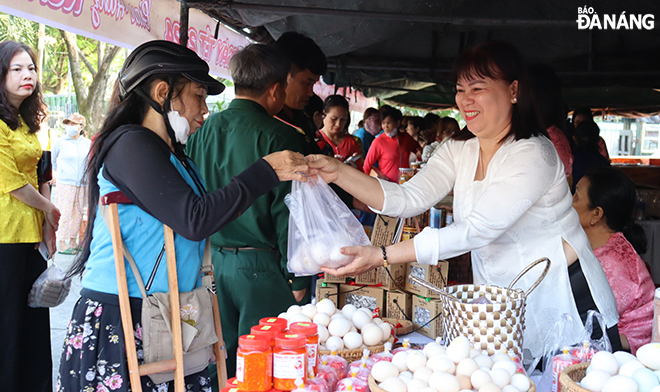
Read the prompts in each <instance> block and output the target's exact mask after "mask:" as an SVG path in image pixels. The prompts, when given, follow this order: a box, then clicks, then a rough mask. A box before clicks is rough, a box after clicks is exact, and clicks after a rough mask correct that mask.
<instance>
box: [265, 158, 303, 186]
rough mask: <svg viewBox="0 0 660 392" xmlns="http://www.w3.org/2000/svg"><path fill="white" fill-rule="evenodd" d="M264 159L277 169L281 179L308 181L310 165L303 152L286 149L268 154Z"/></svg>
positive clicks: (278, 176)
mask: <svg viewBox="0 0 660 392" xmlns="http://www.w3.org/2000/svg"><path fill="white" fill-rule="evenodd" d="M263 159H264V161H266V162H268V164H269V165H270V166H271V167H272V168H273V170H275V174H277V178H278V179H279V180H280V181H290V180H298V181H301V182H305V181H307V176H306V175H305V174H307V173H308V172H309V166H308V165H307V161H305V157H304V156H303V155H302V154H300V153H298V152H293V151H289V150H284V151H278V152H274V153H272V154H269V155H266V156H265V157H264V158H263Z"/></svg>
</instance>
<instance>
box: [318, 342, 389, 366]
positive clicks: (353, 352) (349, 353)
mask: <svg viewBox="0 0 660 392" xmlns="http://www.w3.org/2000/svg"><path fill="white" fill-rule="evenodd" d="M387 342H390V343H392V344H394V336H390V338H389V339H387V340H386V341H385V342H383V343H381V344H378V345H375V346H368V347H366V348H368V349H369V351H370V352H371V354H372V355H373V354H376V353H382V352H383V351H385V343H387ZM364 349H365V347H359V348H353V349H344V350H339V351H337V355H338V356H340V357H342V358H344V359H345V360H347V361H348V363H351V362H352V361H357V360H359V359H360V358H362V352H363V351H364ZM330 354H332V352H331V351H330V350H319V356H321V355H330Z"/></svg>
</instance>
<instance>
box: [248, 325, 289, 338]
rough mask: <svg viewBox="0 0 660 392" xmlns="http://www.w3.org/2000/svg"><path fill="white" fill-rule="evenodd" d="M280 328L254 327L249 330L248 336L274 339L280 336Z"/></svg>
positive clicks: (275, 326) (272, 326) (273, 326)
mask: <svg viewBox="0 0 660 392" xmlns="http://www.w3.org/2000/svg"><path fill="white" fill-rule="evenodd" d="M280 332H282V331H280V328H279V326H277V325H274V324H273V325H255V326H254V327H252V329H250V334H252V335H256V336H263V337H265V338H268V339H275V338H276V337H277V335H279V334H280Z"/></svg>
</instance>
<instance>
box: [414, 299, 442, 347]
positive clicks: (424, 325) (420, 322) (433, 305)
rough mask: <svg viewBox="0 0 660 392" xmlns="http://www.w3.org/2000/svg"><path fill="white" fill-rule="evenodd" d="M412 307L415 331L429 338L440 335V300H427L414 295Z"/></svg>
mask: <svg viewBox="0 0 660 392" xmlns="http://www.w3.org/2000/svg"><path fill="white" fill-rule="evenodd" d="M412 308H413V317H412V319H413V325H414V326H415V329H416V330H417V332H419V333H421V334H422V335H424V336H426V337H428V338H431V339H435V338H436V337H438V336H440V337H442V301H440V300H439V299H432V300H428V301H427V300H426V298H420V297H417V296H414V297H413V299H412Z"/></svg>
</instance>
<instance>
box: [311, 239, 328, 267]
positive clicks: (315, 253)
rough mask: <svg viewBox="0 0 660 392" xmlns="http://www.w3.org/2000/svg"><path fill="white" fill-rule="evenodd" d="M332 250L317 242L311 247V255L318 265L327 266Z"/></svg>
mask: <svg viewBox="0 0 660 392" xmlns="http://www.w3.org/2000/svg"><path fill="white" fill-rule="evenodd" d="M329 253H330V249H328V247H327V246H325V244H324V243H322V242H315V243H313V244H312V245H311V246H310V247H309V255H310V256H311V258H312V260H314V261H315V262H316V263H317V264H318V265H327V264H328V262H329V261H330V260H329V257H328V256H329Z"/></svg>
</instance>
